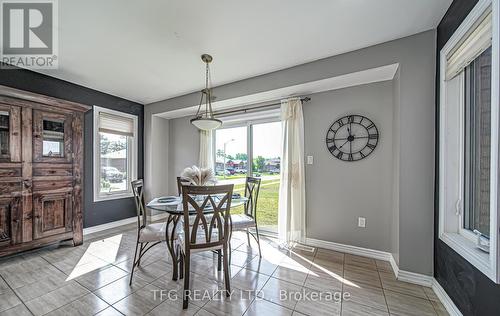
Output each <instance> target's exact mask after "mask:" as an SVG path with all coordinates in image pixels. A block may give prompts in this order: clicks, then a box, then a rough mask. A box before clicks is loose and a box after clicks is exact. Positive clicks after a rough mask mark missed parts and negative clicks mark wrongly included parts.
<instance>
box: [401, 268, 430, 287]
mask: <svg viewBox="0 0 500 316" xmlns="http://www.w3.org/2000/svg"><path fill="white" fill-rule="evenodd" d="M396 277H397V279H398V280H400V281H403V282H408V283H412V284H417V285H421V286H425V287H432V284H433V283H434V278H433V277H432V276H430V275H425V274H420V273H415V272H410V271H404V270H400V269H398V273H397V274H396Z"/></svg>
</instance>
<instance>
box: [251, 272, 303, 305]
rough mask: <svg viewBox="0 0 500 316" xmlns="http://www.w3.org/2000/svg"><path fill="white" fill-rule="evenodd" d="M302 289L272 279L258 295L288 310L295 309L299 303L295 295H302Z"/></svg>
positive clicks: (292, 284)
mask: <svg viewBox="0 0 500 316" xmlns="http://www.w3.org/2000/svg"><path fill="white" fill-rule="evenodd" d="M301 289H302V288H301V287H300V286H299V285H296V284H294V283H290V282H286V281H283V280H279V279H275V278H270V279H269V281H267V283H266V285H264V287H263V288H262V290H261V291H260V292H259V293H258V296H259V297H260V298H263V299H265V300H267V301H270V302H273V303H276V304H279V305H281V306H284V307H286V308H289V309H294V308H295V305H296V303H297V300H296V299H295V295H294V294H295V293H300V292H301Z"/></svg>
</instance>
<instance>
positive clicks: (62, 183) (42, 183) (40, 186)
mask: <svg viewBox="0 0 500 316" xmlns="http://www.w3.org/2000/svg"><path fill="white" fill-rule="evenodd" d="M60 189H67V190H68V191H71V190H73V180H47V179H43V180H35V179H33V192H36V191H53V190H60Z"/></svg>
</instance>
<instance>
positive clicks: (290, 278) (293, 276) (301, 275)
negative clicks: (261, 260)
mask: <svg viewBox="0 0 500 316" xmlns="http://www.w3.org/2000/svg"><path fill="white" fill-rule="evenodd" d="M308 274H309V269H307V268H304V267H303V266H287V267H282V266H278V267H277V268H276V270H275V271H274V272H273V274H272V276H273V277H274V278H276V279H280V280H283V281H287V282H291V283H294V284H297V285H300V286H302V285H303V284H304V282H305V280H306V278H307V275H308Z"/></svg>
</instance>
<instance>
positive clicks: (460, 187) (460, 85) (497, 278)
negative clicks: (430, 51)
mask: <svg viewBox="0 0 500 316" xmlns="http://www.w3.org/2000/svg"><path fill="white" fill-rule="evenodd" d="M499 1H500V0H480V1H479V2H478V3H477V4H476V6H475V7H474V9H473V10H472V11H471V12H470V13H469V15H468V16H467V18H466V19H465V20H464V21H463V22H462V24H461V25H460V27H459V28H458V29H457V30H456V31H455V33H454V34H453V36H452V37H451V38H450V39H449V41H448V42H447V43H446V45H445V46H444V47H443V49H442V50H441V51H440V56H439V58H440V78H439V80H440V95H439V98H440V107H439V191H438V193H439V224H438V229H439V232H438V237H439V239H440V240H442V241H443V242H444V243H446V244H447V245H448V246H450V247H451V248H452V249H453V250H454V251H455V252H457V253H458V254H459V255H460V256H462V257H463V258H464V259H466V260H467V261H469V262H470V263H471V264H472V265H474V266H475V267H476V268H477V269H478V270H479V271H481V272H482V273H483V274H485V275H486V276H487V277H488V278H490V279H491V280H493V281H494V282H496V283H500V273H499V272H498V271H499V270H500V266H499V264H498V263H499V259H498V255H499V250H498V245H499V242H498V238H499V233H498V230H499V222H498V218H499V217H498V213H499V210H498V194H497V193H496V192H498V183H499V172H498V171H499V168H498V163H499V151H498V150H499V137H498V132H499V109H498V106H494V105H498V101H499V69H498V67H499V63H498V57H499V40H498V36H499ZM489 10H491V12H492V34H493V37H492V48H491V49H492V65H491V66H492V73H491V84H492V87H491V104H492V107H491V170H490V191H491V192H493V193H492V194H490V253H489V254H488V253H485V252H483V251H481V250H479V249H477V247H476V241H477V237H476V236H475V235H474V234H473V233H472V232H471V231H470V230H468V229H466V228H465V227H464V223H465V222H464V216H465V214H464V205H463V204H464V199H463V197H464V182H465V164H464V159H465V126H464V125H465V74H464V73H465V72H464V71H462V72H461V73H460V74H459V75H457V76H456V77H455V78H454V79H451V80H450V81H446V80H445V75H446V70H447V59H446V56H448V54H449V53H450V52H451V51H452V50H453V49H454V48H455V47H456V45H458V44H459V43H460V42H461V41H462V39H463V38H464V37H465V36H466V35H467V34H468V32H469V31H470V30H471V28H472V27H474V25H475V24H476V22H477V21H478V20H479V19H480V18H481V17H482V16H484V14H485V13H486V12H488V11H489ZM455 80H457V81H455ZM457 111H458V112H457ZM454 181H456V182H458V183H454ZM455 201H456V202H455Z"/></svg>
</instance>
